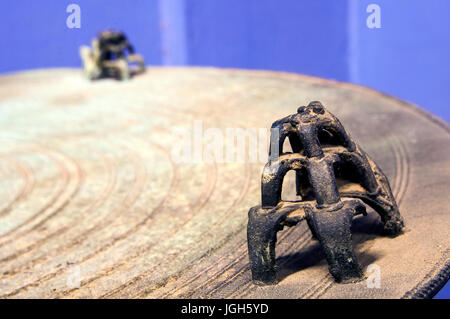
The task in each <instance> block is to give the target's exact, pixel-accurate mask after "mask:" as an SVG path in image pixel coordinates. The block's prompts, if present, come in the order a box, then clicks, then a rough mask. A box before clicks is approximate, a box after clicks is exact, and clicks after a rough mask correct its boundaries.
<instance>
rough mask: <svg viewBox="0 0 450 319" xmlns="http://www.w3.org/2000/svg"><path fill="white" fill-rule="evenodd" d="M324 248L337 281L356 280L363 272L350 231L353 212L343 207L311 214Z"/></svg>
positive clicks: (331, 271)
mask: <svg viewBox="0 0 450 319" xmlns="http://www.w3.org/2000/svg"><path fill="white" fill-rule="evenodd" d="M309 218H311V222H312V224H313V226H314V228H315V230H316V234H317V237H318V238H319V241H320V244H321V246H322V249H323V250H324V252H325V255H326V258H327V261H328V268H329V270H330V273H331V274H332V275H333V277H334V279H335V280H336V281H337V282H354V281H358V280H360V279H361V277H362V275H363V273H362V270H361V266H360V265H359V263H358V260H357V259H356V256H355V253H354V250H353V244H352V235H351V232H350V227H351V221H352V218H353V213H352V211H351V209H350V208H348V207H345V206H344V207H343V208H341V209H339V210H337V211H332V212H327V211H323V210H320V211H315V212H314V213H312V214H311V215H310V217H309Z"/></svg>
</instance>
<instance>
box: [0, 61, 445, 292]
mask: <svg viewBox="0 0 450 319" xmlns="http://www.w3.org/2000/svg"><path fill="white" fill-rule="evenodd" d="M312 100H320V101H321V102H322V103H323V104H324V105H325V106H326V107H327V108H328V109H329V110H330V111H331V112H332V113H333V114H334V115H336V116H337V117H338V118H339V119H340V120H341V122H342V124H343V125H344V127H345V128H346V130H347V131H348V132H349V133H350V134H351V135H352V137H353V138H354V139H355V141H357V142H358V143H359V144H360V145H361V147H362V148H363V149H364V150H365V151H366V152H367V153H368V155H369V156H370V157H371V158H372V159H374V160H375V162H376V163H377V164H378V165H379V166H380V167H381V169H382V170H383V171H384V173H385V174H386V175H387V176H388V178H389V180H390V184H391V188H392V190H393V193H394V196H395V198H396V200H397V203H398V204H399V208H400V213H401V214H402V216H403V217H404V219H405V223H406V232H405V234H403V235H401V236H399V237H397V238H387V237H383V236H381V235H380V231H381V228H382V226H381V224H380V221H379V217H378V215H377V214H376V213H375V212H374V211H372V210H368V211H369V215H368V216H367V217H363V216H361V217H358V218H355V220H354V222H353V240H354V245H355V251H356V255H357V257H358V259H359V261H360V263H361V264H362V266H363V267H364V269H365V270H367V267H369V266H370V265H376V266H377V267H376V269H378V270H379V271H380V279H381V282H380V286H379V287H378V288H376V287H375V288H374V287H372V288H370V285H368V282H367V281H362V282H359V283H356V284H345V285H342V284H337V283H334V282H333V279H332V278H331V276H330V275H329V273H328V269H327V263H326V261H325V259H324V256H323V254H322V252H321V250H320V247H319V245H318V243H317V242H316V241H314V240H312V239H311V234H310V233H309V230H308V228H307V225H306V223H301V224H299V225H297V226H296V227H292V228H288V229H285V230H283V231H281V232H279V233H278V244H277V250H276V254H277V265H278V267H279V273H278V275H279V277H280V283H279V284H277V285H275V286H270V287H258V286H255V285H253V284H252V282H251V273H250V269H249V260H248V254H247V244H246V225H247V213H248V210H249V208H250V207H252V206H255V205H258V204H260V200H261V199H260V174H261V170H262V167H263V166H264V163H265V161H266V160H267V158H266V156H267V154H266V153H264V149H266V146H267V145H264V144H267V139H264V134H263V133H264V132H265V130H267V129H268V128H270V125H271V123H272V122H274V121H275V120H278V119H280V118H282V117H284V116H287V115H289V114H292V113H295V111H296V109H297V107H298V106H300V105H306V104H307V103H308V102H309V101H312ZM0 122H1V125H0V130H1V133H0V140H1V143H0V176H1V178H0V190H1V192H0V198H1V200H0V295H1V296H2V297H5V298H28V297H43V298H56V297H69V298H78V297H88V298H99V297H118V298H135V297H137V298H198V297H201V298H242V297H245V298H252V297H255V298H401V297H420V296H432V295H433V294H435V293H436V291H435V290H436V289H437V288H436V287H439V286H441V285H442V284H443V283H444V282H445V280H446V279H448V276H449V271H448V268H449V266H448V265H449V254H448V253H449V238H450V236H449V229H450V218H449V208H448V207H449V201H450V199H449V198H450V197H449V196H448V190H449V189H450V138H449V137H450V135H449V127H448V125H447V124H445V123H444V122H441V121H440V120H437V119H435V118H433V117H432V116H430V115H428V114H427V113H425V112H423V111H421V110H420V109H419V108H417V107H415V106H412V105H410V104H408V103H406V102H403V101H400V100H398V99H395V98H392V97H389V96H387V95H384V94H381V93H378V92H375V91H373V90H370V89H366V88H362V87H358V86H354V85H350V84H345V83H338V82H333V81H327V80H322V79H318V78H312V77H306V76H300V75H294V74H285V73H277V72H261V71H246V70H227V69H212V68H149V70H148V71H147V72H146V73H145V74H143V75H140V76H136V77H135V78H133V79H132V80H130V81H127V82H118V81H115V80H101V81H96V82H88V81H86V80H84V79H83V78H82V77H81V72H80V71H79V70H73V69H53V70H38V71H31V72H23V73H17V74H11V75H5V76H2V77H0ZM227 129H228V130H227ZM230 129H231V130H230ZM238 129H242V130H244V131H245V132H247V133H249V132H253V133H254V132H256V134H262V136H263V138H262V141H259V144H258V152H259V153H262V155H261V156H258V158H256V159H255V158H253V159H249V158H247V160H245V161H239V160H238V159H231V160H227V158H226V154H228V155H229V154H233V151H234V150H235V148H233V147H231V146H230V145H231V144H229V143H228V144H227V143H226V142H224V143H223V148H222V149H223V150H224V156H223V157H222V159H223V160H221V157H220V156H219V157H218V158H216V159H215V160H208V161H200V160H199V157H198V156H199V154H200V156H201V153H197V152H198V150H200V151H201V152H203V151H204V150H205V149H207V148H208V145H209V146H211V145H212V143H211V139H214V138H216V139H217V138H220V136H222V137H223V138H224V140H226V136H227V132H229V131H233V132H235V131H239V130H238ZM186 132H190V133H191V135H190V137H189V140H183V138H184V137H186V134H187V133H186ZM197 133H198V134H200V135H196V134H197ZM182 134H184V135H182ZM258 136H259V135H258ZM216 141H217V140H216ZM232 145H234V144H232ZM183 147H185V148H184V149H183ZM180 148H181V149H182V150H184V151H185V153H183V154H185V155H186V154H188V156H187V157H186V158H184V160H180V158H179V157H177V154H179V153H177V152H176V150H178V151H179V150H180ZM230 148H231V149H230ZM189 150H191V153H190V154H189ZM371 269H374V268H373V267H372V268H371V267H369V269H368V270H367V272H366V274H367V275H370V274H371V272H370V271H371Z"/></svg>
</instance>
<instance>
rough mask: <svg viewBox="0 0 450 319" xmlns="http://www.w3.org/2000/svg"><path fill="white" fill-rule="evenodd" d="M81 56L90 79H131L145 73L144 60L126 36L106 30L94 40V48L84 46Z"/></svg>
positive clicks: (85, 71) (86, 74)
mask: <svg viewBox="0 0 450 319" xmlns="http://www.w3.org/2000/svg"><path fill="white" fill-rule="evenodd" d="M80 56H81V59H82V61H83V69H84V73H85V76H86V77H87V78H88V79H90V80H94V79H98V78H101V77H116V78H119V79H121V80H126V79H129V78H130V77H131V76H132V75H134V74H137V73H141V72H144V71H145V63H144V59H143V58H142V57H141V56H140V55H139V54H136V53H135V52H134V48H133V46H132V45H131V44H130V43H129V42H128V40H127V37H126V36H125V34H123V33H122V32H119V31H114V30H106V31H102V32H100V33H99V34H98V38H97V39H93V40H92V48H89V47H87V46H82V47H81V48H80Z"/></svg>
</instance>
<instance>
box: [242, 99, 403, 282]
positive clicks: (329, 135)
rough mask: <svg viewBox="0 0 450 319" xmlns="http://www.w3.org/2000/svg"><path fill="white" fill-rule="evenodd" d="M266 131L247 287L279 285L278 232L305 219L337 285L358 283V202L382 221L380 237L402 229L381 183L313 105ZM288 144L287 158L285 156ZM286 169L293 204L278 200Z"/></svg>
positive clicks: (378, 172)
mask: <svg viewBox="0 0 450 319" xmlns="http://www.w3.org/2000/svg"><path fill="white" fill-rule="evenodd" d="M271 131H272V135H271V143H270V145H271V148H270V153H269V162H268V163H267V164H266V166H265V167H264V170H263V173H262V178H261V196H262V199H261V201H262V205H260V206H255V207H253V208H251V209H250V211H249V221H248V226H247V238H248V250H249V256H250V264H251V270H252V277H253V280H254V281H255V283H257V284H258V283H259V284H274V283H276V282H277V279H276V270H275V246H276V241H277V232H278V231H280V230H282V229H283V228H284V226H289V227H290V226H295V225H296V224H298V223H299V222H300V221H302V220H304V219H306V220H307V221H308V226H309V229H310V230H311V233H312V234H313V236H314V237H315V238H317V239H318V240H319V241H320V244H321V247H322V249H323V251H324V252H325V256H326V259H327V261H328V265H329V269H330V273H331V274H332V275H333V277H334V278H335V280H336V281H337V282H355V281H359V280H361V278H362V277H363V271H362V268H361V265H360V264H359V263H358V261H357V258H356V256H355V253H354V250H353V244H352V238H351V231H350V228H351V224H352V219H353V216H357V215H360V214H363V215H366V214H367V213H366V208H365V206H364V205H363V203H364V202H365V203H366V204H368V205H369V206H371V207H372V208H373V209H374V210H375V211H377V212H378V213H379V214H380V216H381V220H382V222H383V224H384V232H385V233H386V234H388V235H394V236H396V235H398V234H400V233H401V232H402V230H403V227H404V223H403V220H402V218H401V216H400V213H399V211H398V207H397V203H396V202H395V199H394V196H393V195H392V191H391V187H390V185H389V182H388V180H387V177H386V176H385V175H384V173H383V172H382V171H381V169H380V168H379V167H378V166H377V165H376V164H375V162H373V160H372V159H370V157H368V156H367V155H366V154H365V153H364V151H363V150H362V149H361V148H360V146H359V145H358V144H356V143H355V142H354V141H353V140H352V139H351V137H350V136H349V135H348V134H347V132H346V131H345V129H344V127H343V126H342V124H341V122H339V120H338V119H337V118H336V117H335V116H334V115H333V114H331V113H330V112H328V111H327V110H326V109H325V108H324V107H323V105H322V104H321V103H320V102H318V101H315V102H311V103H309V104H308V106H302V107H300V108H299V109H298V110H297V113H296V114H293V115H290V116H287V117H285V118H283V119H281V120H279V121H276V122H274V123H273V124H272V128H271ZM286 139H288V140H289V143H290V146H291V150H292V152H287V151H286V150H284V149H283V146H284V142H285V140H286ZM290 170H294V171H295V172H296V188H297V195H298V196H301V200H299V201H295V202H286V201H283V200H282V199H281V193H282V185H283V180H284V177H285V175H286V173H287V172H288V171H290ZM338 179H340V180H341V182H340V183H339V185H338V181H337V180H338ZM352 198H356V199H357V200H354V199H352Z"/></svg>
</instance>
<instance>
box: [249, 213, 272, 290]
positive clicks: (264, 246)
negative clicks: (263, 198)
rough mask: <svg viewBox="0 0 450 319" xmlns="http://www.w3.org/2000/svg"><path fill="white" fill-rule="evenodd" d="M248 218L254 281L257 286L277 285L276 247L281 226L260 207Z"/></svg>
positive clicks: (251, 266)
mask: <svg viewBox="0 0 450 319" xmlns="http://www.w3.org/2000/svg"><path fill="white" fill-rule="evenodd" d="M248 217H249V219H248V225H247V239H248V240H247V241H248V253H249V257H250V268H251V270H252V277H253V280H254V281H255V283H256V284H263V285H270V284H275V283H276V278H275V276H276V270H275V245H276V241H277V231H278V230H279V229H280V225H279V223H278V221H277V219H274V218H271V217H272V216H271V214H270V213H267V212H266V211H264V210H263V209H261V208H260V207H253V208H251V209H250V211H249V213H248Z"/></svg>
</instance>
